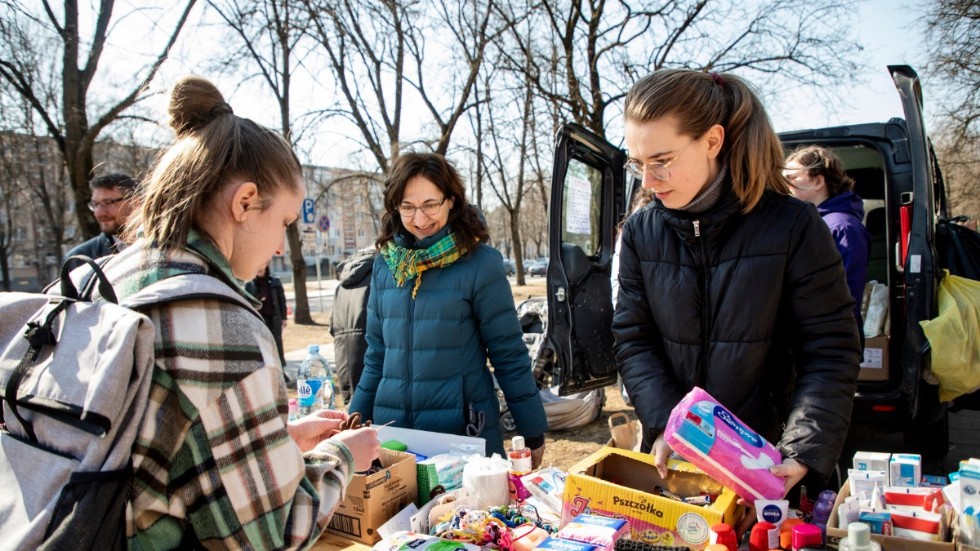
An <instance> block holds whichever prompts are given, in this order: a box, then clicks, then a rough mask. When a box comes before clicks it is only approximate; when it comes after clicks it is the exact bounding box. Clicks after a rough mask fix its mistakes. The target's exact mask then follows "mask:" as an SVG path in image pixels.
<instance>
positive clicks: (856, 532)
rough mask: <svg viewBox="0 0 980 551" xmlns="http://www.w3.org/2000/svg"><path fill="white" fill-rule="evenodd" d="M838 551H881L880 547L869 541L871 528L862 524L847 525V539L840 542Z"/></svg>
mask: <svg viewBox="0 0 980 551" xmlns="http://www.w3.org/2000/svg"><path fill="white" fill-rule="evenodd" d="M840 551H881V545H880V544H879V543H878V542H876V541H874V540H872V539H871V528H870V527H869V526H868V525H867V524H865V523H863V522H852V523H850V524H848V525H847V538H845V539H842V540H841V541H840Z"/></svg>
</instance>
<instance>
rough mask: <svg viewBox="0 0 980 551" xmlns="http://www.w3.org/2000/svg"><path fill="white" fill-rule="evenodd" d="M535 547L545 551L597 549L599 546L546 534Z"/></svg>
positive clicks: (590, 550) (587, 550)
mask: <svg viewBox="0 0 980 551" xmlns="http://www.w3.org/2000/svg"><path fill="white" fill-rule="evenodd" d="M535 549H543V550H545V551H548V550H551V551H599V547H596V546H595V545H592V544H589V543H581V542H577V541H574V540H563V539H561V538H559V537H556V536H548V537H547V538H545V540H544V541H542V542H541V543H540V544H538V546H537V547H535Z"/></svg>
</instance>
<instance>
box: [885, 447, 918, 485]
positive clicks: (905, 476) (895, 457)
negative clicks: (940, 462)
mask: <svg viewBox="0 0 980 551" xmlns="http://www.w3.org/2000/svg"><path fill="white" fill-rule="evenodd" d="M888 467H889V475H888V476H889V478H888V484H889V486H918V484H919V481H920V480H922V456H921V455H919V454H917V453H894V454H892V460H891V461H890V462H889V463H888Z"/></svg>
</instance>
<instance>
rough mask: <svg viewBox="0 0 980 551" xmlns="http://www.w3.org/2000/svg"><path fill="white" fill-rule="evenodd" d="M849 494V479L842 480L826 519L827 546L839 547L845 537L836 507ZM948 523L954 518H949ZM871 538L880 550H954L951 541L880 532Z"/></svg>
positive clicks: (953, 520) (845, 533) (831, 547)
mask: <svg viewBox="0 0 980 551" xmlns="http://www.w3.org/2000/svg"><path fill="white" fill-rule="evenodd" d="M850 495H851V481H850V480H848V481H846V482H844V486H842V487H841V489H840V492H837V501H835V502H834V510H833V511H832V512H831V513H830V520H828V521H827V547H828V548H830V549H839V548H840V540H842V539H845V538H847V530H841V529H840V528H838V527H837V526H838V525H839V524H840V518H839V516H838V514H837V508H838V507H840V505H841V503H844V499H845V498H847V497H848V496H850ZM949 522H950V525H952V523H953V522H955V519H949ZM871 539H873V540H874V541H876V542H878V543H879V544H881V549H882V551H955V549H956V545H955V544H954V543H953V542H937V541H921V540H914V539H908V538H899V537H896V536H882V535H881V534H871Z"/></svg>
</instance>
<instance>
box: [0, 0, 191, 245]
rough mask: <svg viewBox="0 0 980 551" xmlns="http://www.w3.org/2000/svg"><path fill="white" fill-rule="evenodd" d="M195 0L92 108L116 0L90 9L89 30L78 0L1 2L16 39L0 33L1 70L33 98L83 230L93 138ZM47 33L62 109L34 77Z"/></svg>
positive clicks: (90, 220) (138, 93)
mask: <svg viewBox="0 0 980 551" xmlns="http://www.w3.org/2000/svg"><path fill="white" fill-rule="evenodd" d="M194 3H195V0H187V1H186V4H185V5H184V7H183V9H182V10H180V11H179V13H180V16H179V17H178V20H177V22H176V23H175V24H174V26H173V29H172V31H171V32H170V34H169V36H168V38H167V39H166V43H165V45H164V46H163V47H162V48H161V49H160V50H159V54H157V55H156V57H155V58H154V60H153V61H152V62H150V64H149V65H148V66H147V67H145V68H142V69H139V70H135V71H133V74H134V75H135V77H134V79H133V83H131V84H130V85H128V86H127V85H121V86H118V87H116V89H117V90H118V95H117V96H116V99H114V100H112V101H111V102H110V105H108V106H107V107H106V108H105V109H103V110H101V111H100V112H94V113H93V112H90V110H91V109H93V107H92V103H93V102H92V101H91V98H90V97H89V88H90V86H91V85H92V82H93V80H94V79H95V77H96V73H97V71H98V69H99V64H100V62H101V61H102V55H103V52H104V49H105V46H106V40H107V38H108V32H109V28H110V22H111V21H112V17H113V2H112V1H111V0H102V1H101V2H100V3H99V5H98V8H97V9H96V11H95V13H93V14H91V18H92V20H93V21H94V25H93V28H92V33H91V35H90V36H84V37H83V36H82V35H81V23H82V21H83V20H84V19H85V17H83V14H82V13H80V11H79V6H78V2H77V0H64V3H63V5H62V13H61V14H57V13H55V8H54V7H53V6H52V3H51V2H49V1H48V0H42V2H41V5H42V7H43V9H42V10H41V13H33V12H30V11H28V9H27V8H25V7H24V6H22V5H21V4H20V3H19V2H16V1H10V0H3V2H2V7H3V10H2V12H3V14H4V15H3V16H2V20H3V23H2V25H3V30H4V32H5V33H9V34H10V35H15V36H17V38H18V39H17V40H16V41H15V42H11V43H8V42H6V41H5V42H4V44H5V45H4V46H3V48H2V50H0V77H2V78H3V80H5V81H6V82H7V83H9V84H10V86H11V87H12V88H13V89H14V90H15V91H16V93H18V94H20V95H21V96H23V97H24V98H25V99H26V100H27V101H28V102H29V103H30V104H31V106H32V108H33V109H34V111H35V112H36V114H37V116H38V117H40V119H41V120H42V122H43V126H44V127H45V128H46V129H47V133H48V134H49V135H50V136H51V137H52V138H53V139H54V140H55V142H56V143H57V144H58V148H59V150H60V151H61V153H62V155H63V156H64V163H65V166H66V167H67V169H68V174H69V177H70V181H71V189H72V191H73V192H74V200H75V212H76V213H77V215H78V219H79V225H80V227H81V228H82V231H83V233H84V235H86V236H93V235H96V234H97V233H98V231H99V225H98V222H96V220H95V217H94V215H93V214H92V213H91V212H89V210H88V209H86V208H85V204H86V203H87V202H88V200H89V198H90V196H91V191H90V190H89V188H88V182H89V178H90V177H91V174H92V168H93V167H94V161H93V155H92V150H93V147H94V144H95V141H96V139H98V137H99V134H100V133H101V132H102V131H103V129H105V127H106V126H108V125H110V124H111V123H112V122H113V121H115V120H116V119H118V118H119V117H120V116H121V115H122V113H123V112H124V111H125V110H126V109H128V108H129V107H131V106H132V105H133V104H135V103H136V102H137V101H139V100H140V99H141V98H142V97H144V96H145V91H146V88H147V86H148V85H149V84H150V82H151V81H152V80H153V78H154V76H156V73H157V71H158V70H159V68H160V66H161V65H162V64H163V62H164V61H165V60H166V59H167V56H168V55H169V53H170V49H171V48H172V47H173V45H174V42H176V40H177V36H178V35H179V33H180V31H181V29H182V28H183V26H184V23H185V22H186V21H187V17H188V15H189V14H190V11H191V8H192V7H193V6H194ZM51 33H53V34H54V35H55V36H57V37H58V47H59V49H60V54H61V59H60V64H61V65H60V71H58V72H57V75H56V77H55V78H56V79H57V84H58V87H59V88H60V91H61V101H60V102H59V104H58V108H59V111H56V110H55V109H53V108H51V107H50V104H49V102H48V101H46V100H47V98H45V96H44V94H45V93H46V92H47V90H49V89H50V88H49V87H48V86H47V85H44V84H43V83H39V82H38V80H37V79H36V78H35V77H36V76H37V74H38V72H37V71H38V65H35V63H37V62H40V63H42V64H45V65H46V64H48V63H51V61H49V60H50V59H52V58H53V57H54V56H51V55H50V52H49V51H45V50H43V49H41V48H40V47H39V46H38V41H37V40H36V39H35V37H36V36H38V35H40V36H42V37H43V36H47V35H49V34H51ZM86 47H87V51H85V50H86ZM54 63H58V62H54ZM42 66H43V65H42Z"/></svg>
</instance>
